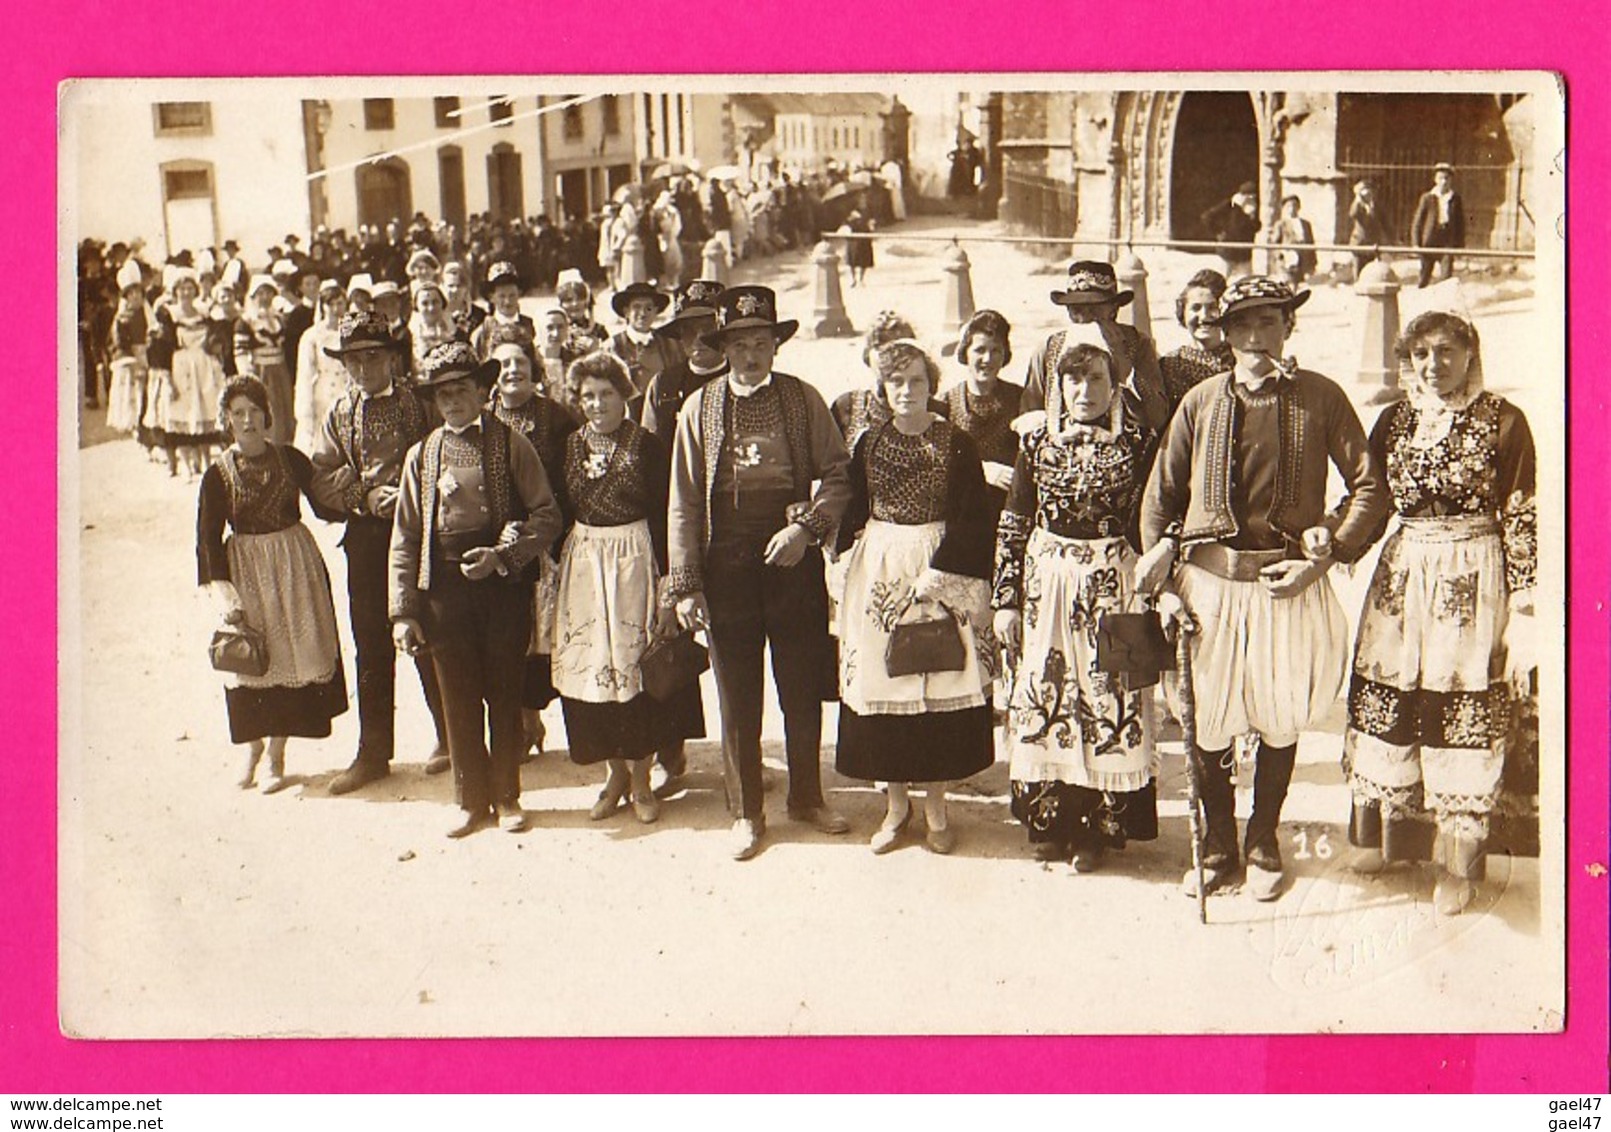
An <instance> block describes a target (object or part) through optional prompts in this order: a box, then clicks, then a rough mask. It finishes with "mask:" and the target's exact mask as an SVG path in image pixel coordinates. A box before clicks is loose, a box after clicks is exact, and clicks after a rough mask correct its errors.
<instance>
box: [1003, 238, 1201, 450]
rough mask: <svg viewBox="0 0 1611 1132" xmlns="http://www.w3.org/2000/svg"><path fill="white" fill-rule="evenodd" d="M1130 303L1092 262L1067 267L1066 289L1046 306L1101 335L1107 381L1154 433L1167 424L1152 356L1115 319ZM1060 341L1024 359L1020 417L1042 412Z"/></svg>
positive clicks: (1059, 336) (1052, 339) (1147, 342)
mask: <svg viewBox="0 0 1611 1132" xmlns="http://www.w3.org/2000/svg"><path fill="white" fill-rule="evenodd" d="M1134 298H1135V292H1134V291H1121V290H1120V289H1119V277H1118V274H1117V273H1116V272H1115V271H1114V270H1113V265H1112V264H1110V263H1103V262H1102V261H1101V260H1092V259H1080V260H1075V261H1074V262H1073V263H1072V264H1070V265H1069V268H1068V283H1067V285H1066V286H1065V287H1063V288H1062V289H1060V290H1054V291H1053V292H1052V293H1051V300H1052V302H1054V303H1056V304H1057V305H1058V306H1060V307H1062V308H1063V310H1064V311H1066V312H1067V314H1068V321H1069V322H1070V323H1073V324H1076V325H1078V324H1082V323H1094V324H1095V325H1096V327H1097V329H1098V330H1100V331H1101V332H1102V340H1103V341H1104V342H1106V343H1107V347H1108V351H1109V352H1110V353H1111V354H1112V355H1113V365H1114V371H1113V380H1114V381H1115V382H1116V383H1117V384H1119V385H1120V386H1121V387H1123V388H1125V389H1126V390H1127V391H1128V393H1129V394H1130V397H1131V399H1132V401H1133V402H1134V403H1135V405H1136V408H1137V410H1138V411H1139V413H1140V415H1141V420H1142V421H1143V422H1144V423H1145V424H1146V426H1147V427H1148V428H1150V429H1153V430H1154V431H1156V430H1158V429H1161V428H1162V427H1163V426H1164V422H1166V421H1167V420H1168V419H1169V399H1168V397H1167V396H1165V394H1164V384H1163V373H1162V371H1161V370H1160V369H1159V368H1158V351H1157V349H1156V348H1155V347H1154V346H1153V344H1152V340H1151V339H1150V338H1146V337H1144V336H1143V335H1142V334H1141V332H1140V331H1138V330H1137V329H1136V328H1135V327H1133V326H1129V325H1127V324H1125V323H1122V322H1120V321H1119V318H1118V315H1119V310H1120V308H1121V307H1126V306H1129V305H1130V302H1131V301H1132V300H1133V299H1134ZM1064 337H1065V334H1064V332H1063V331H1061V330H1057V331H1053V332H1052V333H1051V334H1050V335H1048V336H1047V338H1046V340H1045V341H1044V342H1043V343H1041V345H1040V347H1039V348H1037V349H1036V351H1035V352H1034V353H1033V354H1032V355H1030V358H1029V366H1028V368H1027V369H1026V370H1025V371H1024V393H1023V397H1022V398H1021V399H1020V401H1019V405H1020V407H1021V409H1022V411H1023V412H1025V413H1029V412H1032V411H1033V410H1036V409H1043V408H1045V407H1046V382H1047V380H1048V375H1049V373H1050V371H1051V369H1052V367H1053V366H1055V365H1056V364H1057V358H1058V356H1059V355H1060V354H1061V353H1062V352H1063V339H1064Z"/></svg>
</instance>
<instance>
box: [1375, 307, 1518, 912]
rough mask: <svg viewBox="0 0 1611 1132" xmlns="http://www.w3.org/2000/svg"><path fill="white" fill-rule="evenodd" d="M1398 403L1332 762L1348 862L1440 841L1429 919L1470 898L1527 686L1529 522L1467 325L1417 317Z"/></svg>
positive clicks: (1394, 855)
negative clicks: (1340, 743)
mask: <svg viewBox="0 0 1611 1132" xmlns="http://www.w3.org/2000/svg"><path fill="white" fill-rule="evenodd" d="M1398 353H1399V358H1400V360H1401V363H1402V370H1403V373H1402V377H1401V382H1402V385H1403V387H1404V389H1405V391H1406V393H1407V394H1408V396H1407V399H1406V400H1404V401H1400V402H1398V403H1397V404H1395V405H1392V406H1390V407H1389V408H1388V409H1387V410H1385V411H1384V412H1383V413H1382V415H1381V418H1380V419H1379V420H1378V421H1377V423H1376V427H1375V429H1374V430H1373V431H1372V433H1371V438H1370V443H1371V448H1372V450H1373V451H1374V453H1375V455H1376V458H1377V460H1378V461H1379V462H1380V464H1381V466H1382V467H1383V468H1384V469H1385V471H1386V475H1387V483H1388V487H1389V488H1390V489H1391V491H1392V496H1393V508H1394V510H1395V511H1397V513H1398V515H1399V527H1398V530H1397V531H1396V532H1395V533H1394V534H1393V535H1392V536H1390V537H1389V538H1388V540H1387V541H1386V543H1385V544H1384V545H1383V547H1382V554H1381V559H1380V560H1379V562H1378V563H1377V567H1376V573H1375V575H1374V576H1373V577H1372V578H1371V584H1370V589H1369V592H1368V593H1367V595H1366V598H1365V607H1364V609H1363V611H1362V613H1361V615H1360V622H1359V640H1358V645H1357V648H1356V650H1355V655H1354V667H1353V678H1352V681H1351V684H1350V688H1349V698H1348V730H1347V734H1346V738H1345V741H1344V749H1343V758H1344V765H1345V766H1346V767H1347V769H1348V771H1349V781H1350V784H1351V786H1352V788H1353V794H1354V808H1353V820H1352V821H1351V822H1350V825H1349V836H1350V839H1351V840H1352V841H1353V843H1354V844H1355V845H1358V846H1361V847H1363V849H1364V853H1363V854H1362V857H1361V859H1360V860H1359V861H1357V862H1356V865H1355V867H1356V868H1358V869H1361V870H1363V871H1366V872H1374V871H1377V870H1379V869H1381V868H1383V867H1385V865H1386V864H1387V863H1390V862H1394V861H1401V860H1413V859H1417V858H1424V857H1425V856H1426V854H1427V850H1428V848H1429V843H1430V840H1431V839H1430V836H1429V835H1430V834H1431V832H1432V827H1431V826H1429V825H1428V824H1427V820H1426V819H1427V817H1428V815H1430V817H1431V819H1432V821H1433V823H1435V826H1436V832H1437V835H1438V838H1439V840H1440V842H1441V844H1440V845H1439V849H1440V850H1441V852H1440V853H1439V854H1438V857H1439V858H1440V859H1441V861H1442V873H1441V874H1440V877H1439V879H1438V881H1437V884H1436V888H1435V890H1434V903H1435V905H1436V907H1437V909H1438V911H1439V912H1441V913H1443V914H1445V915H1453V914H1455V913H1458V912H1460V911H1461V910H1463V909H1464V908H1465V907H1466V905H1467V904H1469V903H1470V902H1471V900H1472V899H1473V898H1474V896H1475V893H1476V889H1475V887H1474V882H1475V881H1477V880H1480V879H1481V878H1482V875H1483V843H1484V840H1485V839H1486V837H1487V834H1488V827H1489V816H1490V814H1491V813H1492V811H1493V809H1494V806H1495V803H1496V801H1497V799H1498V796H1499V792H1500V778H1501V774H1502V771H1503V769H1504V753H1505V744H1506V741H1507V738H1508V734H1507V731H1508V722H1509V717H1510V708H1511V703H1512V693H1513V692H1515V693H1520V694H1525V693H1526V691H1527V688H1528V686H1529V684H1530V682H1531V679H1532V670H1533V665H1532V663H1531V657H1530V645H1531V626H1532V617H1531V613H1532V591H1533V578H1534V572H1535V553H1536V552H1535V539H1536V528H1537V518H1536V511H1535V505H1534V499H1533V489H1534V487H1533V485H1534V453H1533V442H1532V437H1531V435H1530V433H1529V431H1528V428H1527V419H1526V418H1525V417H1524V416H1523V415H1522V413H1521V411H1520V410H1519V409H1517V408H1516V407H1515V406H1514V405H1512V404H1510V403H1509V402H1508V401H1506V400H1504V399H1503V398H1501V397H1499V396H1497V395H1495V394H1493V393H1489V392H1486V391H1485V390H1484V389H1483V382H1482V362H1481V356H1480V349H1479V344H1478V340H1477V332H1476V330H1475V329H1474V328H1473V327H1472V326H1471V324H1470V323H1469V322H1467V321H1466V320H1465V319H1463V318H1460V317H1458V316H1456V315H1453V314H1448V313H1444V312H1440V311H1433V312H1429V313H1427V314H1423V315H1421V316H1419V317H1417V318H1416V319H1414V320H1412V321H1411V322H1410V324H1409V326H1407V327H1406V328H1405V330H1404V334H1403V336H1402V337H1401V338H1400V340H1399V344H1398Z"/></svg>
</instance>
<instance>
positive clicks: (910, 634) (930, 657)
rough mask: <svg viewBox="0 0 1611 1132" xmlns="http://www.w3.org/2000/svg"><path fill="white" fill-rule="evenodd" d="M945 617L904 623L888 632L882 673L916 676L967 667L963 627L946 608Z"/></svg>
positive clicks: (958, 670)
mask: <svg viewBox="0 0 1611 1132" xmlns="http://www.w3.org/2000/svg"><path fill="white" fill-rule="evenodd" d="M940 608H941V609H942V610H943V611H944V613H945V616H943V617H931V618H926V619H924V620H922V621H903V622H901V623H900V624H898V625H896V626H895V628H893V629H892V630H890V634H889V644H888V645H887V646H886V647H885V649H884V671H885V672H887V673H888V674H889V675H891V676H917V675H920V674H922V673H925V672H961V671H962V670H963V668H965V667H967V663H968V648H967V645H965V644H964V643H963V641H962V626H961V625H959V624H957V617H956V614H955V613H952V612H951V611H950V610H949V609H947V608H946V607H945V606H943V605H942V606H941V607H940Z"/></svg>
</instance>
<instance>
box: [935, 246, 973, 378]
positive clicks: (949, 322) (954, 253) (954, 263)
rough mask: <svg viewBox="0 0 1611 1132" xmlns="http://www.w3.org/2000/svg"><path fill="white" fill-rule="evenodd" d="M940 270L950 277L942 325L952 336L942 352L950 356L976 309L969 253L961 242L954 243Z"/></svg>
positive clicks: (954, 351) (946, 290)
mask: <svg viewBox="0 0 1611 1132" xmlns="http://www.w3.org/2000/svg"><path fill="white" fill-rule="evenodd" d="M940 270H941V271H943V272H945V274H946V275H947V277H948V278H947V279H946V281H945V321H944V322H943V323H942V325H943V326H944V327H945V332H946V334H947V335H948V336H949V337H950V341H949V342H947V343H946V344H945V347H944V348H943V349H942V350H941V353H942V354H943V355H944V356H946V357H950V356H951V355H952V354H954V353H956V348H957V342H956V338H957V335H958V333H960V332H961V330H962V324H963V323H964V322H967V321H968V319H970V318H972V317H973V311H974V306H973V272H972V268H971V266H970V264H969V262H968V253H967V252H965V251H963V250H962V245H961V244H958V243H954V242H953V243H952V245H951V250H950V251H949V252H947V253H946V256H945V262H944V263H942V264H941V265H940Z"/></svg>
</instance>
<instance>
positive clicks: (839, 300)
mask: <svg viewBox="0 0 1611 1132" xmlns="http://www.w3.org/2000/svg"><path fill="white" fill-rule="evenodd" d="M811 262H812V263H814V264H816V265H817V306H816V309H815V310H813V311H812V312H811V318H812V320H813V326H814V329H813V331H812V334H813V335H815V336H816V337H818V338H848V337H849V336H850V335H852V334H854V333H856V328H855V327H854V326H852V325H850V317H849V316H848V315H846V314H845V298H844V294H843V292H841V291H840V289H839V255H838V253H837V252H835V251H834V250H833V244H832V243H831V242H829V241H828V240H824V241H822V243H820V244H818V245H817V247H816V250H815V251H813V252H812V253H811Z"/></svg>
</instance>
